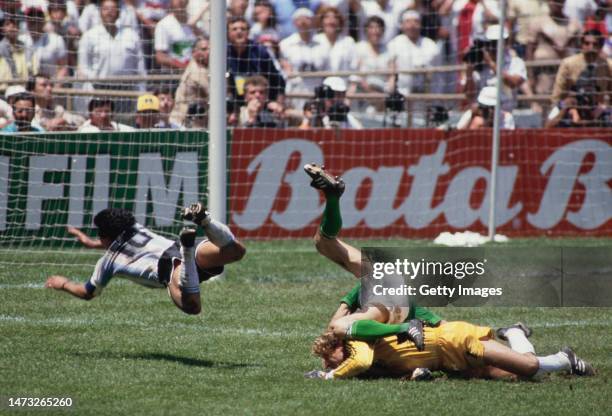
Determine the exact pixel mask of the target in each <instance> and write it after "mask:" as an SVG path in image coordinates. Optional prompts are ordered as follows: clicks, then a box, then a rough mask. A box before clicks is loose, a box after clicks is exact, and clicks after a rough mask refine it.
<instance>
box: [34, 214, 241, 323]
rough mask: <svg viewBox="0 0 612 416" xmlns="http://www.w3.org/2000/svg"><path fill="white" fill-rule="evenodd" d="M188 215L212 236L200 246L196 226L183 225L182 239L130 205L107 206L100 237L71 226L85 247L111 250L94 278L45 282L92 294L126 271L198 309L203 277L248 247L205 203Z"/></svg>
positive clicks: (100, 217) (98, 219)
mask: <svg viewBox="0 0 612 416" xmlns="http://www.w3.org/2000/svg"><path fill="white" fill-rule="evenodd" d="M183 219H185V220H188V221H193V222H194V223H195V224H197V225H199V226H201V227H202V228H203V229H204V233H205V234H206V237H207V238H206V239H204V240H203V241H202V242H200V243H199V244H198V246H197V247H194V246H195V238H196V230H195V229H192V228H185V229H183V231H181V234H180V245H179V242H175V241H172V240H169V239H167V238H165V237H162V236H160V235H157V234H155V233H153V232H152V231H150V230H148V229H147V228H145V227H143V226H142V225H140V224H138V223H136V220H135V218H134V216H133V215H132V213H131V212H129V211H127V210H124V209H116V208H108V209H104V210H102V211H100V212H99V213H98V214H96V216H95V217H94V224H95V225H96V227H97V229H98V237H99V239H91V238H89V237H88V236H87V235H85V234H84V233H83V232H81V231H80V230H78V229H76V228H74V227H70V228H69V232H70V233H71V234H73V235H74V236H75V237H76V238H77V239H78V240H79V241H80V242H81V243H82V244H83V245H85V246H86V247H88V248H101V249H105V250H106V253H104V255H103V256H102V257H101V258H100V260H98V262H97V264H96V267H95V269H94V272H93V274H92V276H91V278H90V279H89V281H87V282H86V283H80V282H74V281H71V280H69V279H68V278H67V277H64V276H51V277H49V278H48V279H47V282H46V283H45V287H48V288H52V289H57V290H63V291H65V292H68V293H70V294H72V295H74V296H76V297H78V298H81V299H85V300H89V299H92V298H94V297H95V296H98V295H100V293H101V292H102V290H103V289H104V288H105V287H106V285H108V283H109V282H110V280H111V279H112V278H113V277H114V276H123V277H126V278H128V279H130V280H132V281H134V282H135V283H138V284H141V285H143V286H148V287H152V288H164V287H166V288H167V289H168V294H169V295H170V298H171V299H172V300H173V301H174V303H175V304H176V306H177V307H178V308H179V309H181V310H182V311H183V312H185V313H188V314H199V313H200V311H201V309H202V303H201V300H200V283H201V282H203V281H205V280H208V279H210V278H211V277H213V276H216V275H218V274H220V273H222V272H223V266H224V265H226V264H228V263H232V262H235V261H238V260H240V259H241V258H242V257H243V256H244V254H245V252H246V249H245V247H244V246H243V245H242V243H240V242H239V241H238V240H236V238H235V237H234V235H233V234H232V232H231V231H230V229H229V228H228V227H227V226H226V225H225V224H222V223H220V222H218V221H216V220H214V219H212V218H211V216H210V215H209V214H208V212H207V211H206V210H205V209H204V206H203V205H202V204H201V203H196V204H193V205H191V206H190V207H189V208H185V209H184V211H183Z"/></svg>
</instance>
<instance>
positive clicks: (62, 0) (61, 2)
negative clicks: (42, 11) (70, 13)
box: [47, 0, 66, 11]
mask: <svg viewBox="0 0 612 416" xmlns="http://www.w3.org/2000/svg"><path fill="white" fill-rule="evenodd" d="M47 10H48V11H51V10H64V11H66V0H50V1H49V5H48V6H47Z"/></svg>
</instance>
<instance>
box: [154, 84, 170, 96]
mask: <svg viewBox="0 0 612 416" xmlns="http://www.w3.org/2000/svg"><path fill="white" fill-rule="evenodd" d="M153 95H154V96H156V97H157V96H159V95H171V96H172V97H174V89H173V88H172V87H169V86H167V85H161V86H159V87H157V88H155V89H154V90H153Z"/></svg>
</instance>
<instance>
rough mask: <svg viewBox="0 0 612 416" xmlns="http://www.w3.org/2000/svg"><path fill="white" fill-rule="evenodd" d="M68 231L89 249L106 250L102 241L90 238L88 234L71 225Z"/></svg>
mask: <svg viewBox="0 0 612 416" xmlns="http://www.w3.org/2000/svg"><path fill="white" fill-rule="evenodd" d="M66 231H67V232H68V234H71V235H73V236H74V237H75V238H76V240H77V241H78V242H79V243H81V244H83V245H84V246H85V247H87V248H93V249H104V248H105V247H104V244H103V243H102V241H100V240H99V239H97V238H91V237H89V236H88V235H87V234H85V233H84V232H83V231H81V230H79V229H78V228H76V227H73V226H71V225H69V226H68V227H66Z"/></svg>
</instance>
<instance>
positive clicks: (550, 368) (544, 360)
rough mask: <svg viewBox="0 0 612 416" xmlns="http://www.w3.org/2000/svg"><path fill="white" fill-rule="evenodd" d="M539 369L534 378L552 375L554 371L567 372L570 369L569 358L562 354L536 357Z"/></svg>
mask: <svg viewBox="0 0 612 416" xmlns="http://www.w3.org/2000/svg"><path fill="white" fill-rule="evenodd" d="M536 358H537V359H538V363H539V364H540V368H539V369H538V372H537V373H536V376H541V375H542V374H546V373H552V372H556V371H569V370H570V369H571V368H572V365H571V363H570V360H569V358H567V356H566V355H565V354H563V353H562V352H558V353H556V354H552V355H547V356H546V357H536Z"/></svg>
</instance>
